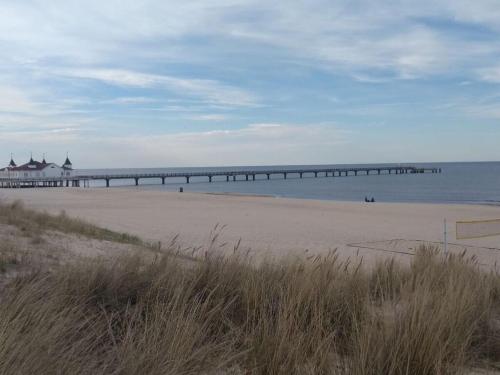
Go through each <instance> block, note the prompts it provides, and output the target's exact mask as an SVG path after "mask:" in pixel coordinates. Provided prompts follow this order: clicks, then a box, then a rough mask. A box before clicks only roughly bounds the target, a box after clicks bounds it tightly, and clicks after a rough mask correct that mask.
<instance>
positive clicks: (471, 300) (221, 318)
mask: <svg viewBox="0 0 500 375" xmlns="http://www.w3.org/2000/svg"><path fill="white" fill-rule="evenodd" d="M1 302H2V303H1V304H0V374H53V373H54V374H55V373H57V374H448V373H465V372H466V371H467V369H468V368H470V367H472V366H475V367H478V366H480V367H488V368H494V367H495V366H496V367H497V368H498V367H499V364H500V350H499V349H500V326H499V319H500V278H499V276H498V275H496V274H491V273H485V272H481V271H480V270H479V269H478V267H477V265H476V264H475V263H474V261H473V260H467V259H465V257H455V256H453V257H449V258H447V259H443V258H442V257H441V256H440V255H439V254H438V253H436V252H435V251H434V250H432V249H428V248H423V249H421V251H420V252H419V253H418V255H417V256H416V257H415V259H414V261H413V263H412V265H411V267H406V268H405V267H402V266H399V265H397V264H396V263H394V262H390V261H389V262H384V263H381V264H379V265H378V266H377V267H375V268H374V269H371V270H368V269H363V268H362V267H356V265H346V264H344V263H342V262H340V261H339V260H338V258H337V257H336V255H335V253H331V254H329V255H328V256H326V257H317V258H315V259H310V260H294V261H291V260H289V261H282V262H280V263H277V262H262V263H259V264H258V265H256V264H253V263H251V262H250V261H249V260H248V259H247V258H246V257H244V256H240V255H239V254H238V252H236V253H235V254H234V255H232V256H229V257H223V256H219V255H216V254H209V253H208V254H207V255H205V256H204V257H203V259H202V260H201V261H199V262H193V263H191V264H190V265H186V263H185V262H184V261H181V260H180V259H179V258H177V257H175V256H171V255H170V254H168V253H166V254H164V255H159V256H158V257H156V258H155V260H154V261H151V260H146V259H145V258H143V257H141V256H139V255H134V256H131V255H127V256H123V257H121V258H119V259H116V260H114V261H111V262H110V261H106V260H102V259H101V260H99V259H94V260H85V261H80V262H77V263H74V264H69V265H65V266H64V267H60V268H56V269H53V270H51V271H50V272H48V271H47V272H44V271H42V270H38V271H34V272H33V273H31V274H28V275H22V276H19V277H17V278H16V279H14V280H13V281H12V282H11V283H10V284H9V286H8V287H7V288H6V289H5V290H4V291H3V293H2V296H1Z"/></svg>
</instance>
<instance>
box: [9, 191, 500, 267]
mask: <svg viewBox="0 0 500 375" xmlns="http://www.w3.org/2000/svg"><path fill="white" fill-rule="evenodd" d="M270 198H273V199H270ZM0 199H1V200H7V201H14V200H18V199H20V200H22V201H24V203H25V204H26V205H27V206H28V207H31V208H34V209H38V210H42V211H47V212H49V213H54V214H58V213H60V212H61V211H65V212H66V213H67V214H68V215H70V216H72V217H77V218H81V219H84V220H86V221H89V222H91V223H94V224H96V225H99V226H103V227H106V228H109V229H112V230H115V231H120V232H126V233H130V234H134V235H138V236H140V237H142V238H144V239H146V240H152V241H161V242H162V243H169V242H170V241H172V239H174V238H177V241H178V244H179V246H181V247H182V248H196V247H204V246H205V247H206V246H207V245H209V244H210V243H211V241H212V240H213V237H214V236H216V237H218V241H219V242H218V243H217V246H220V248H221V249H222V250H223V251H228V252H229V251H233V247H234V246H235V245H236V244H238V243H239V244H240V248H241V249H242V250H243V251H247V250H249V251H252V253H253V254H257V255H258V256H260V255H264V256H273V257H274V256H278V257H279V256H283V255H288V254H298V255H300V254H302V255H304V254H309V255H311V254H325V253H327V252H329V251H332V250H334V249H336V251H337V253H338V254H339V256H340V257H341V258H343V259H347V258H359V257H362V258H363V259H367V260H370V261H374V260H376V259H381V258H387V257H388V255H390V254H394V255H395V256H396V257H397V258H398V259H401V260H403V261H405V260H408V258H409V257H411V253H412V252H414V251H415V246H416V245H417V242H416V241H422V242H428V243H440V242H441V241H442V238H443V219H444V218H445V217H446V218H447V220H448V222H449V226H448V230H449V243H450V245H451V244H452V243H456V246H455V245H453V246H451V249H450V251H451V252H455V253H460V252H462V251H463V250H464V249H467V250H468V252H469V254H471V255H475V256H477V257H478V259H479V260H480V263H484V264H494V263H495V262H498V261H500V237H488V238H482V239H476V240H457V241H455V239H454V235H455V234H454V230H455V228H454V225H453V224H454V222H455V221H461V220H481V219H498V218H500V206H496V205H474V204H435V203H413V202H412V203H396V202H375V203H373V204H367V203H365V202H348V201H332V200H315V199H300V198H288V197H279V198H274V197H270V196H264V197H263V196H259V195H241V194H224V193H222V194H219V193H218V194H213V193H192V192H183V193H179V192H171V191H165V190H147V189H136V188H123V189H101V188H85V189H83V188H80V189H78V188H71V189H66V188H61V189H60V188H51V189H19V190H8V191H7V190H2V191H0ZM374 242H375V243H376V244H377V245H376V246H369V244H370V243H374ZM356 245H357V247H356ZM374 247H375V249H370V248H374ZM398 253H401V254H398Z"/></svg>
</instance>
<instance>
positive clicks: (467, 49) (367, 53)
mask: <svg viewBox="0 0 500 375" xmlns="http://www.w3.org/2000/svg"><path fill="white" fill-rule="evenodd" d="M0 10H1V12H0V35H3V36H4V37H3V38H1V37H0V38H1V39H0V40H1V41H2V50H3V52H0V54H1V56H2V58H4V60H5V61H11V62H12V61H14V62H16V63H19V62H21V63H23V64H26V63H28V65H29V64H30V62H43V61H47V60H50V59H57V61H61V62H62V64H65V63H66V64H67V63H69V64H70V65H75V64H78V65H81V64H92V65H94V66H96V65H97V66H99V65H103V64H104V65H106V66H126V65H127V62H128V61H132V62H138V61H168V62H181V63H182V62H194V63H195V64H196V63H199V62H204V61H207V60H209V61H211V62H214V61H218V62H219V63H223V62H224V57H226V56H227V54H226V53H224V52H226V51H227V52H233V51H238V53H243V56H247V57H248V60H249V63H251V61H252V60H253V59H255V60H257V61H260V57H261V54H260V53H259V50H258V49H256V48H255V44H257V45H260V46H268V45H271V46H274V47H278V49H279V50H284V51H287V52H289V53H291V55H290V56H289V57H290V58H295V59H302V60H307V61H314V62H315V63H316V64H318V65H327V66H331V67H334V68H340V69H344V70H346V71H354V72H356V71H358V70H359V69H366V68H370V69H389V70H391V71H392V72H393V73H395V74H396V75H399V76H401V77H403V78H404V77H414V76H420V75H425V74H432V73H434V72H442V71H443V70H444V69H446V68H447V67H450V66H453V67H454V68H456V67H457V65H458V66H464V67H466V65H467V63H468V62H470V61H474V60H475V59H479V58H481V57H483V58H484V57H490V58H493V57H494V56H492V54H495V53H498V52H499V47H498V44H497V43H496V39H495V38H492V39H491V40H483V41H479V40H477V39H476V40H474V41H469V42H468V41H466V40H464V39H463V38H462V37H461V36H460V35H457V36H455V35H453V33H451V32H447V31H446V29H445V28H442V29H438V28H434V27H431V26H429V25H427V24H425V23H422V22H420V21H419V20H420V19H422V18H439V19H443V20H445V21H447V20H450V21H453V22H463V23H467V24H470V25H473V26H478V27H484V28H487V29H491V30H496V31H499V30H500V26H499V25H500V12H499V7H498V1H497V0H479V1H475V2H474V3H473V4H471V3H470V1H468V0H440V1H434V0H422V1H419V2H415V1H410V0H403V1H398V2H388V1H382V2H380V1H379V2H373V1H370V0H359V1H356V2H355V3H353V2H352V1H349V0H337V1H329V0H313V1H308V2H263V1H260V0H193V1H189V2H186V1H181V0H170V1H153V0H146V1H141V2H138V1H132V0H121V1H118V0H110V1H106V2H104V3H103V2H102V1H98V0H88V1H85V2H79V1H66V0H64V1H63V0H59V1H52V2H50V3H47V2H42V1H30V2H23V1H19V2H4V3H3V4H2V5H1V6H0ZM190 38H194V39H196V38H206V41H204V43H203V45H201V46H200V45H199V44H194V45H192V44H190V43H189V39H190ZM248 42H250V44H249V43H248ZM221 52H222V53H221ZM266 52H267V53H268V54H269V52H270V51H269V49H267V50H266ZM254 54H255V55H254ZM122 73H123V72H122ZM111 76H112V75H111ZM149 78H151V77H149ZM149 78H148V77H144V76H142V77H137V76H128V77H127V76H126V74H125V75H124V74H121V77H120V80H121V81H122V82H123V80H124V79H129V83H131V84H138V85H143V84H147V83H148V82H149ZM107 79H113V77H110V75H109V74H108V76H107ZM173 84H174V85H179V87H182V86H183V83H173ZM188 86H190V84H189V85H188Z"/></svg>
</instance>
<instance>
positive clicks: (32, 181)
mask: <svg viewBox="0 0 500 375" xmlns="http://www.w3.org/2000/svg"><path fill="white" fill-rule="evenodd" d="M407 173H441V168H419V167H416V166H411V165H407V166H399V165H398V166H380V167H378V166H374V167H360V168H300V169H269V170H258V169H257V170H221V171H200V172H165V173H125V174H96V175H76V176H68V177H55V178H48V177H30V178H12V179H10V178H0V187H1V188H23V187H64V186H66V187H70V186H71V187H80V186H81V185H82V182H83V186H84V187H86V186H90V181H104V182H105V183H106V187H110V183H111V181H113V180H131V181H134V182H135V185H139V181H140V180H143V179H158V180H161V183H162V184H165V181H166V180H167V179H169V178H183V179H185V182H186V183H187V184H189V182H190V180H191V178H194V177H206V178H207V179H208V182H212V181H213V180H214V177H221V176H222V177H225V178H226V181H227V182H229V181H230V180H232V181H240V180H242V179H243V180H244V181H250V180H252V181H255V179H256V176H264V177H265V178H267V180H270V179H271V176H277V175H278V176H281V177H283V178H284V179H287V177H288V176H289V175H294V176H297V177H299V178H303V177H304V176H309V177H313V176H314V177H342V176H346V177H347V176H358V175H362V174H364V175H370V174H377V175H380V174H395V175H397V174H407Z"/></svg>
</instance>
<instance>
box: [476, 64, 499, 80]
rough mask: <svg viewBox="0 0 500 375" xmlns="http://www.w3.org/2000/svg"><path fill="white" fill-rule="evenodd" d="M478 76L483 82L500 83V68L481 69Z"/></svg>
mask: <svg viewBox="0 0 500 375" xmlns="http://www.w3.org/2000/svg"><path fill="white" fill-rule="evenodd" d="M478 75H479V77H480V79H481V80H483V81H486V82H491V83H500V66H495V67H490V68H483V69H479V70H478Z"/></svg>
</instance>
